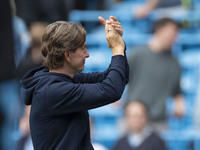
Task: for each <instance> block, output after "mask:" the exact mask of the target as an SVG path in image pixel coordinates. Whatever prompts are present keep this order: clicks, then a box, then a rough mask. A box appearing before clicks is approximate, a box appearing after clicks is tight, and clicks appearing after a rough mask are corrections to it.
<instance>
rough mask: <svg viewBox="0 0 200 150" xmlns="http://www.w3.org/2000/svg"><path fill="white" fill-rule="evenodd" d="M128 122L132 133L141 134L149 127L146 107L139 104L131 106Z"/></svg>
mask: <svg viewBox="0 0 200 150" xmlns="http://www.w3.org/2000/svg"><path fill="white" fill-rule="evenodd" d="M126 122H127V125H128V127H129V129H130V130H131V131H132V132H136V133H137V132H141V131H142V130H143V128H144V127H145V126H146V125H147V116H146V112H145V110H144V106H143V105H141V104H138V103H131V104H129V106H128V107H127V110H126Z"/></svg>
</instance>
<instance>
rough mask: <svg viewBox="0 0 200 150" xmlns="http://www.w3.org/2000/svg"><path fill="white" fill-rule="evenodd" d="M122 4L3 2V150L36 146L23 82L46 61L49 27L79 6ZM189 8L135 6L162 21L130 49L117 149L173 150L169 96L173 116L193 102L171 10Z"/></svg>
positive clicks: (164, 2) (176, 2)
mask: <svg viewBox="0 0 200 150" xmlns="http://www.w3.org/2000/svg"><path fill="white" fill-rule="evenodd" d="M141 1H142V0H141ZM191 1H192V0H191ZM191 1H190V2H191ZM120 2H123V1H122V0H109V2H108V1H107V0H96V1H93V0H50V1H49V0H48V1H47V0H26V1H24V0H15V1H14V0H10V1H8V0H3V1H2V3H1V5H0V19H1V24H0V33H1V36H0V70H1V73H0V150H32V149H33V147H32V144H31V138H30V131H29V112H30V109H31V108H30V107H28V106H25V105H24V102H22V101H21V98H20V97H21V95H20V82H19V81H20V78H22V77H23V75H24V74H25V73H26V72H27V71H28V70H29V69H31V68H33V67H36V66H39V65H42V61H43V60H42V55H41V52H40V41H41V36H42V32H43V30H44V28H45V27H46V26H47V25H48V24H49V23H52V22H54V21H57V20H65V21H68V20H69V14H70V12H71V11H73V10H75V9H78V10H109V8H110V4H117V3H120ZM183 4H184V6H183ZM189 7H190V3H189V0H188V2H187V0H185V1H183V0H146V1H145V0H143V1H142V2H141V3H140V5H134V6H132V16H133V18H134V17H135V18H137V19H144V18H146V17H147V16H148V15H149V14H151V13H152V12H153V13H157V15H159V17H160V18H161V19H159V20H158V21H157V22H155V24H154V29H153V33H152V37H151V39H150V41H149V42H148V44H147V45H145V46H144V45H143V46H139V47H135V48H134V49H132V50H131V52H130V53H128V54H129V56H128V58H129V65H130V82H129V84H128V86H127V91H126V94H125V98H124V100H123V101H122V102H121V101H120V103H118V104H115V105H116V106H117V107H120V108H121V109H122V110H123V112H124V115H123V116H122V117H121V118H119V120H120V119H122V120H123V121H122V122H121V125H120V127H119V130H120V131H121V138H119V139H118V140H117V141H115V143H113V144H112V147H113V150H167V146H166V143H165V141H164V140H163V139H162V137H161V136H160V135H161V133H162V132H163V131H167V130H168V124H167V116H166V111H167V110H166V109H167V106H166V101H167V99H168V98H169V97H172V98H173V99H174V109H173V110H172V111H173V113H172V114H173V117H177V118H182V117H184V115H186V104H187V103H186V98H185V97H184V93H182V89H181V66H180V64H179V62H178V60H177V58H176V57H174V56H173V54H172V48H173V43H174V42H175V40H176V38H177V35H178V34H179V29H180V28H182V27H181V26H180V24H179V23H177V22H176V21H174V20H173V19H171V18H170V14H171V13H173V12H176V13H177V11H178V12H179V15H180V14H183V13H185V12H186V11H188V8H189ZM111 15H112V14H111ZM85 17H87V16H85ZM162 17H164V18H162ZM122 26H123V24H122ZM125 42H126V41H125ZM129 51H130V50H129ZM199 81H200V80H199ZM197 84H198V85H199V87H200V83H199V82H197ZM198 89H199V88H198ZM195 99H196V104H195V109H194V119H195V121H194V123H196V124H194V125H196V127H197V129H199V127H200V121H199V119H198V116H199V115H200V111H199V110H200V109H199V108H200V93H199V92H197V97H196V98H195ZM94 120H95V118H94ZM92 124H93V121H91V125H92ZM93 130H94V129H93ZM94 132H95V131H94ZM94 144H96V147H97V148H96V150H103V149H104V150H105V149H107V148H106V147H104V146H103V145H98V144H97V143H94ZM108 149H109V148H108Z"/></svg>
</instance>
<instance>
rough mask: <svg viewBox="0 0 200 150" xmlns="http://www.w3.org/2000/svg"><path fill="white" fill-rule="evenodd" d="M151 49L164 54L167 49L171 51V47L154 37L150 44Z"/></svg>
mask: <svg viewBox="0 0 200 150" xmlns="http://www.w3.org/2000/svg"><path fill="white" fill-rule="evenodd" d="M149 48H150V49H151V50H152V51H153V52H157V53H159V52H163V51H164V50H166V49H170V46H166V44H165V43H164V42H163V41H162V40H161V39H159V38H158V37H153V38H152V39H151V40H150V42H149Z"/></svg>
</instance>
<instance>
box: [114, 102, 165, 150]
mask: <svg viewBox="0 0 200 150" xmlns="http://www.w3.org/2000/svg"><path fill="white" fill-rule="evenodd" d="M124 118H125V122H126V127H127V133H126V134H125V135H124V136H123V137H122V138H121V139H119V140H118V141H117V142H116V144H115V145H114V147H113V149H112V150H167V148H166V146H165V142H164V141H163V140H162V139H161V138H160V137H159V136H158V135H157V134H156V133H155V132H154V131H153V129H152V127H151V126H150V125H149V124H148V110H147V107H146V106H145V104H144V103H140V102H135V101H132V102H130V103H128V104H127V106H126V108H125V116H124Z"/></svg>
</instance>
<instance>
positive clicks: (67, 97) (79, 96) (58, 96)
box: [45, 55, 128, 115]
mask: <svg viewBox="0 0 200 150" xmlns="http://www.w3.org/2000/svg"><path fill="white" fill-rule="evenodd" d="M126 65H128V64H127V60H126V57H124V56H121V55H117V56H113V57H112V61H111V65H110V67H109V69H108V74H107V76H106V77H105V79H104V80H103V81H102V82H100V83H92V84H91V83H86V84H80V83H77V84H75V83H72V82H70V83H65V82H63V83H61V84H60V83H55V84H53V85H51V86H49V87H48V89H46V93H45V95H46V97H45V99H46V100H48V101H46V105H47V108H48V109H49V110H50V112H51V114H52V115H61V114H68V113H72V112H79V111H82V110H88V109H92V108H96V107H100V106H103V105H106V104H109V103H112V102H115V101H117V100H119V99H120V98H121V96H122V93H123V91H124V88H125V85H126V83H127V71H128V70H127V66H126Z"/></svg>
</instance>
